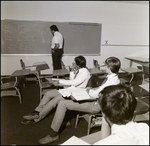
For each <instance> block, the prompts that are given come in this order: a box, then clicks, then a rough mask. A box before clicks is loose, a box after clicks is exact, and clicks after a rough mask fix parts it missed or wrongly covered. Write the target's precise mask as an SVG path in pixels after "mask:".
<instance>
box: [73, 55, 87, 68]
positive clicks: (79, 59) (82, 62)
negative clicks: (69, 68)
mask: <svg viewBox="0 0 150 146" xmlns="http://www.w3.org/2000/svg"><path fill="white" fill-rule="evenodd" d="M74 61H75V62H76V64H77V65H78V66H79V67H81V68H86V59H85V58H84V57H83V56H77V57H75V59H74Z"/></svg>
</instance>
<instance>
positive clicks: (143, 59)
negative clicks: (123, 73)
mask: <svg viewBox="0 0 150 146" xmlns="http://www.w3.org/2000/svg"><path fill="white" fill-rule="evenodd" d="M125 58H126V59H129V60H132V61H140V62H149V58H142V57H125Z"/></svg>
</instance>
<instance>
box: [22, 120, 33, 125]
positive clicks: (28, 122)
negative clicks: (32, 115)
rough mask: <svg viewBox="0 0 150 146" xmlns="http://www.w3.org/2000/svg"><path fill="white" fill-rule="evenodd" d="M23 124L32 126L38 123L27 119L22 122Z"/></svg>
mask: <svg viewBox="0 0 150 146" xmlns="http://www.w3.org/2000/svg"><path fill="white" fill-rule="evenodd" d="M21 123H22V124H24V125H31V124H35V123H36V122H35V121H34V120H26V119H23V120H22V121H21Z"/></svg>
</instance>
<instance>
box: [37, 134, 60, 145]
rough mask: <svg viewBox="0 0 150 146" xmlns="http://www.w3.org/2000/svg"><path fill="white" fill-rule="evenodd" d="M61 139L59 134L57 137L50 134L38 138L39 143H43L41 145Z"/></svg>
mask: <svg viewBox="0 0 150 146" xmlns="http://www.w3.org/2000/svg"><path fill="white" fill-rule="evenodd" d="M58 140H59V136H58V135H57V136H55V137H51V136H50V135H47V136H46V137H44V138H42V139H40V140H38V143H39V144H41V145H47V144H50V143H52V142H56V141H58Z"/></svg>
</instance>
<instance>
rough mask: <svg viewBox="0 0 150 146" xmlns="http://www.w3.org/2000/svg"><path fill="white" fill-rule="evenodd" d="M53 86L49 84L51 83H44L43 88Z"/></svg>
mask: <svg viewBox="0 0 150 146" xmlns="http://www.w3.org/2000/svg"><path fill="white" fill-rule="evenodd" d="M51 86H52V84H51V83H49V82H42V88H48V87H51Z"/></svg>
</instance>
